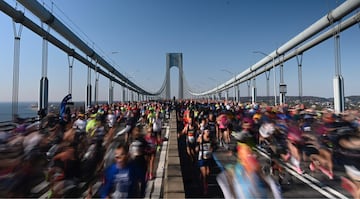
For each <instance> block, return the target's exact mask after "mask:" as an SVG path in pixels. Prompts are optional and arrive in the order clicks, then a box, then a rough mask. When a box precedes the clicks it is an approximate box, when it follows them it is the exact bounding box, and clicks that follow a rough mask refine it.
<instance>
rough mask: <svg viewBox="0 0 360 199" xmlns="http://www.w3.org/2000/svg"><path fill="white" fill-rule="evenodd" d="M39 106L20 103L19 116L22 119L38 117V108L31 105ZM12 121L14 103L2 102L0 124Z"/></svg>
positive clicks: (30, 103) (31, 103)
mask: <svg viewBox="0 0 360 199" xmlns="http://www.w3.org/2000/svg"><path fill="white" fill-rule="evenodd" d="M34 104H37V103H36V102H19V104H18V115H19V117H21V118H28V117H36V116H37V111H38V110H37V109H38V108H37V107H36V108H32V107H31V105H34ZM10 120H12V103H11V102H0V122H2V121H10Z"/></svg>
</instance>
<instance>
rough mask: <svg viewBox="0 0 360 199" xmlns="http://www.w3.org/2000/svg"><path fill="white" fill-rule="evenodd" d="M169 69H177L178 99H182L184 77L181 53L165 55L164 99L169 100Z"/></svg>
mask: <svg viewBox="0 0 360 199" xmlns="http://www.w3.org/2000/svg"><path fill="white" fill-rule="evenodd" d="M171 67H177V68H179V96H178V98H179V99H182V98H183V97H184V76H183V74H184V73H183V58H182V53H167V54H166V77H165V78H166V82H165V94H166V96H165V97H166V99H171V96H170V69H171Z"/></svg>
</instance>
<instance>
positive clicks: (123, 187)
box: [101, 144, 134, 198]
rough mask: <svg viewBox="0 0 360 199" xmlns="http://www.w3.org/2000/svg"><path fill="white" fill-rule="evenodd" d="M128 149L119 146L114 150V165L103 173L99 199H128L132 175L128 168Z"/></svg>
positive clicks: (121, 145)
mask: <svg viewBox="0 0 360 199" xmlns="http://www.w3.org/2000/svg"><path fill="white" fill-rule="evenodd" d="M127 162H128V149H127V147H126V146H125V145H123V144H120V145H119V146H118V147H117V149H116V150H115V163H114V164H113V165H111V166H110V167H108V168H107V169H106V171H105V176H104V182H103V185H102V190H101V198H128V197H130V196H131V193H130V190H131V183H132V176H134V175H132V173H131V169H130V167H129V166H128V163H127Z"/></svg>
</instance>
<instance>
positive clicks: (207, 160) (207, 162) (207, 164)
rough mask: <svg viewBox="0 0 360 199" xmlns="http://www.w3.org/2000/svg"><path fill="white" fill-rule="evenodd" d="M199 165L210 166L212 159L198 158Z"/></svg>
mask: <svg viewBox="0 0 360 199" xmlns="http://www.w3.org/2000/svg"><path fill="white" fill-rule="evenodd" d="M198 165H199V167H208V166H210V159H203V160H198Z"/></svg>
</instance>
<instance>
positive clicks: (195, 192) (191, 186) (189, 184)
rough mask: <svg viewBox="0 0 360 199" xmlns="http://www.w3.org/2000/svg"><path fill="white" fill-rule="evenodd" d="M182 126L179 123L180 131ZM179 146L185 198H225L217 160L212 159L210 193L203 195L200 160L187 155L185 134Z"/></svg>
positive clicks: (179, 140)
mask: <svg viewBox="0 0 360 199" xmlns="http://www.w3.org/2000/svg"><path fill="white" fill-rule="evenodd" d="M181 127H183V125H182V124H178V132H179V131H181V130H182V128H181ZM178 146H179V147H178V148H179V157H180V165H181V172H182V177H183V183H184V189H185V198H224V196H223V194H222V191H221V189H220V187H219V185H218V184H217V181H216V176H217V174H219V173H220V171H221V170H220V168H218V167H217V164H216V163H215V161H214V160H212V161H211V164H210V176H209V187H208V194H207V195H203V188H202V183H201V180H200V169H199V166H198V162H197V161H195V162H192V161H191V159H190V158H189V156H188V155H187V153H186V142H185V136H180V137H179V139H178ZM196 157H197V156H196Z"/></svg>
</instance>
